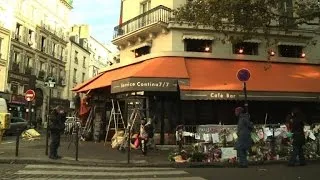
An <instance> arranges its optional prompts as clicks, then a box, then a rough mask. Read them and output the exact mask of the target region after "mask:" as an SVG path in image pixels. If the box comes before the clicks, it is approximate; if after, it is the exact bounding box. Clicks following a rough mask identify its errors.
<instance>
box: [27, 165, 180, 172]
mask: <svg viewBox="0 0 320 180" xmlns="http://www.w3.org/2000/svg"><path fill="white" fill-rule="evenodd" d="M25 169H67V170H82V171H85V170H103V171H139V170H142V171H155V170H156V171H168V170H175V169H174V168H152V167H149V168H148V167H132V168H131V167H128V168H126V167H89V166H67V165H27V166H26V167H25Z"/></svg>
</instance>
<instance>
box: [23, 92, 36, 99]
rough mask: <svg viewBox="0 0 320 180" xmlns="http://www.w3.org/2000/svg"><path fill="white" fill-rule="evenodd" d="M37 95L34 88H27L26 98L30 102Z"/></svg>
mask: <svg viewBox="0 0 320 180" xmlns="http://www.w3.org/2000/svg"><path fill="white" fill-rule="evenodd" d="M35 97H36V93H35V92H34V90H32V89H29V90H27V91H26V94H25V95H24V99H26V101H28V102H30V101H33V100H34V98H35Z"/></svg>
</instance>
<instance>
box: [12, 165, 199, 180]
mask: <svg viewBox="0 0 320 180" xmlns="http://www.w3.org/2000/svg"><path fill="white" fill-rule="evenodd" d="M15 175H16V177H17V178H16V179H19V180H20V179H21V180H22V179H24V180H44V179H46V180H47V179H52V180H53V179H55V180H59V179H61V180H62V179H63V180H68V179H69V180H72V179H77V180H91V179H92V180H93V179H105V180H108V179H110V180H111V179H114V180H180V179H182V180H205V179H204V178H201V177H193V176H192V175H191V174H189V173H188V172H186V171H183V170H179V169H175V168H153V167H93V166H74V165H73V166H71V165H41V164H35V165H26V166H25V167H24V168H23V169H21V170H19V171H17V172H16V173H15Z"/></svg>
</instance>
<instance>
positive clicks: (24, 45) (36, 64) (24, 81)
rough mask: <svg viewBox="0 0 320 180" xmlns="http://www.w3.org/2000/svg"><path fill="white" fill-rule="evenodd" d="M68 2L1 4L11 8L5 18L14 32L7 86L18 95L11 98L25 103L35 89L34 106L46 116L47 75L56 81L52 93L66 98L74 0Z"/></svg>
mask: <svg viewBox="0 0 320 180" xmlns="http://www.w3.org/2000/svg"><path fill="white" fill-rule="evenodd" d="M66 2H67V1H62V0H32V1H27V0H26V1H22V0H3V1H1V2H0V6H1V8H2V7H6V8H7V9H8V10H7V14H6V15H5V18H2V19H5V20H6V21H5V24H6V26H7V28H8V29H9V30H10V33H11V42H10V44H11V45H10V53H9V54H10V55H9V63H8V78H7V81H8V83H7V84H6V87H5V90H6V91H8V92H9V93H10V94H11V95H12V97H14V98H11V100H13V99H15V100H16V101H15V102H14V103H20V104H22V105H23V104H25V101H24V98H23V95H24V92H25V91H26V89H30V88H31V89H34V90H35V91H36V102H34V106H35V107H33V108H34V111H35V112H36V114H37V116H39V117H42V119H43V120H45V119H46V118H45V115H46V113H47V110H48V95H49V88H48V86H46V83H45V82H46V80H47V77H53V78H54V79H55V81H56V87H55V88H53V89H52V96H51V97H52V98H56V99H58V100H60V99H63V98H64V97H63V95H62V94H63V90H64V88H65V76H66V74H65V63H66V57H67V51H66V46H67V43H68V38H67V37H68V34H69V32H68V31H69V29H68V28H67V27H68V26H69V14H70V11H71V9H72V4H67V3H66ZM1 3H2V4H1ZM3 5H5V6H3ZM0 14H1V15H2V13H0ZM1 15H0V19H1ZM2 21H3V20H2ZM0 22H1V20H0ZM0 24H1V23H0ZM43 38H45V40H44V39H43ZM57 102H58V101H57ZM12 103H13V102H12ZM58 103H59V102H58Z"/></svg>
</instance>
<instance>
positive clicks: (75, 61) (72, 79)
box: [64, 40, 90, 101]
mask: <svg viewBox="0 0 320 180" xmlns="http://www.w3.org/2000/svg"><path fill="white" fill-rule="evenodd" d="M79 42H80V41H73V40H71V42H70V43H69V44H68V51H69V58H68V62H67V64H66V68H67V70H66V74H67V77H66V78H67V87H68V88H66V89H65V92H64V94H65V96H66V97H67V99H68V100H70V101H71V100H72V98H73V97H74V94H73V93H72V92H71V91H70V89H72V87H74V86H76V85H77V84H79V83H82V82H84V81H85V80H87V79H88V77H89V72H88V69H89V65H90V52H89V50H88V47H87V46H86V47H84V46H82V45H81V44H80V43H79Z"/></svg>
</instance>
